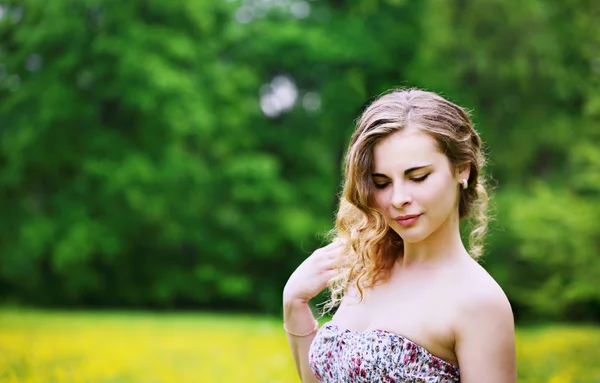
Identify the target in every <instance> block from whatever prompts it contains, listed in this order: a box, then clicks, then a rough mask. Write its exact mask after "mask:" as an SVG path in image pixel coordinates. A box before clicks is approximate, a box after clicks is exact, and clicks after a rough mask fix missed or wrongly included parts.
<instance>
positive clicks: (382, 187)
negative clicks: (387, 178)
mask: <svg viewBox="0 0 600 383" xmlns="http://www.w3.org/2000/svg"><path fill="white" fill-rule="evenodd" d="M389 184H390V183H389V182H383V183H377V182H375V188H376V189H385V188H386V186H388V185H389Z"/></svg>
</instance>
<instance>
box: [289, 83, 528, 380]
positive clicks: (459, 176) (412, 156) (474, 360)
mask: <svg viewBox="0 0 600 383" xmlns="http://www.w3.org/2000/svg"><path fill="white" fill-rule="evenodd" d="M481 145H482V144H481V140H480V138H479V135H478V134H477V132H476V131H475V129H474V128H473V123H472V122H471V120H470V118H469V116H468V114H467V112H466V111H465V110H464V109H462V108H461V107H459V106H457V105H455V104H453V103H451V102H449V101H447V100H445V99H443V98H442V97H440V96H439V95H437V94H434V93H431V92H425V91H420V90H415V89H411V90H398V91H394V92H391V93H389V94H386V95H383V96H382V97H380V98H379V99H377V100H376V101H375V102H373V103H372V104H371V105H370V106H369V107H368V108H367V109H366V111H365V112H364V113H363V115H362V117H361V118H360V121H359V123H358V126H357V129H356V131H355V132H354V134H353V137H352V140H351V143H350V147H349V149H348V153H347V157H346V169H345V182H344V189H343V195H342V197H341V200H340V208H339V211H338V215H337V220H336V229H335V235H336V238H335V240H334V241H333V242H332V243H331V244H330V245H328V246H326V247H324V248H321V249H318V250H316V251H315V252H314V253H313V254H312V255H311V256H310V257H309V258H307V259H306V260H305V261H304V262H303V263H302V264H301V265H300V266H299V267H298V268H297V269H296V271H295V272H294V273H293V274H292V275H291V276H290V278H289V280H288V282H287V284H286V286H285V289H284V294H283V297H284V328H285V330H286V332H287V335H288V342H289V344H290V347H291V349H292V353H293V356H294V359H295V362H296V366H297V369H298V373H299V375H300V377H301V379H302V381H303V382H336V383H339V382H444V383H445V382H463V383H483V382H485V383H495V382H498V383H500V382H501V383H510V382H516V361H515V359H516V358H515V343H514V321H513V314H512V310H511V307H510V304H509V302H508V299H507V298H506V296H505V294H504V293H503V291H502V289H501V288H500V287H499V286H498V284H497V283H496V282H495V281H494V280H493V279H492V277H491V276H490V275H489V274H488V273H487V272H486V271H485V270H484V269H483V268H482V267H481V266H480V265H479V264H478V263H477V262H476V261H475V259H476V258H477V257H478V256H479V255H480V253H481V249H482V248H481V243H482V240H483V234H484V233H485V229H486V223H487V216H486V211H485V207H486V202H487V193H486V189H485V186H484V183H483V178H482V176H481V170H482V166H483V163H484V157H483V154H482V148H481ZM466 218H471V219H472V222H473V223H474V229H473V230H472V232H471V235H470V243H469V245H470V251H469V252H468V251H467V250H466V249H465V246H464V245H463V243H462V241H461V237H460V233H459V221H460V220H461V219H466ZM327 285H329V287H330V289H331V292H332V297H331V300H330V301H329V304H328V307H329V308H333V307H334V306H339V307H338V310H337V311H336V313H335V315H334V316H333V318H332V320H331V321H330V322H329V323H327V324H325V325H324V326H323V327H322V328H321V329H319V328H318V323H317V321H316V320H315V318H314V317H313V315H312V313H311V310H310V308H309V306H308V301H309V300H310V299H311V298H313V297H314V296H316V295H317V294H318V293H319V292H320V291H321V290H322V289H324V288H325V287H326V286H327Z"/></svg>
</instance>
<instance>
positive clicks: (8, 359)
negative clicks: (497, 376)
mask: <svg viewBox="0 0 600 383" xmlns="http://www.w3.org/2000/svg"><path fill="white" fill-rule="evenodd" d="M599 344H600V327H599V326H596V327H594V326H566V325H546V326H541V325H538V326H530V327H519V328H518V329H517V354H518V355H517V357H518V368H519V382H522V383H542V382H543V383H558V382H560V383H595V382H600V363H599V361H600V347H599V346H598V345H599ZM298 381H299V380H298V378H297V377H296V372H295V368H294V364H293V361H292V358H291V354H290V353H289V352H288V346H287V343H286V338H285V334H284V333H283V330H282V328H281V321H280V319H278V318H269V317H256V316H234V315H215V314H203V313H199V314H197V313H148V312H144V313H138V312H114V311H111V312H67V311H64V312H62V311H39V310H22V309H2V310H0V382H1V383H76V382H77V383H133V382H136V383H175V382H177V383H185V382H190V383H191V382H194V383H196V382H249V383H254V382H256V383H275V382H298Z"/></svg>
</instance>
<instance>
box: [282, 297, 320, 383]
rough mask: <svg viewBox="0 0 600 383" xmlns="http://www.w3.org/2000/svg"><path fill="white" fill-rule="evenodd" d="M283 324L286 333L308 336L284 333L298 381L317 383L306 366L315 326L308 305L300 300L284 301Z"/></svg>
mask: <svg viewBox="0 0 600 383" xmlns="http://www.w3.org/2000/svg"><path fill="white" fill-rule="evenodd" d="M283 322H284V324H285V328H286V330H287V331H290V332H293V333H296V334H301V335H304V334H309V335H307V336H296V335H292V334H290V333H289V332H287V331H286V334H287V340H288V343H289V345H290V348H291V349H292V356H293V357H294V362H295V363H296V370H297V371H298V375H299V376H300V380H301V381H302V382H303V383H309V382H311V383H312V382H314V383H318V380H317V379H316V378H315V376H314V375H313V372H312V370H311V368H310V366H309V364H308V350H309V348H310V344H311V342H312V340H313V338H314V337H315V333H316V326H317V324H316V323H317V322H316V321H315V318H314V317H313V315H312V312H311V311H310V308H309V307H308V303H307V302H303V301H301V300H295V301H294V300H288V301H284V302H283Z"/></svg>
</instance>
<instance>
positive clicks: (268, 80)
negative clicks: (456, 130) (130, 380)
mask: <svg viewBox="0 0 600 383" xmlns="http://www.w3.org/2000/svg"><path fill="white" fill-rule="evenodd" d="M599 12H600V7H598V5H596V3H595V2H593V1H590V0H570V1H562V2H559V1H541V0H532V1H526V2H521V3H518V4H517V3H510V4H508V3H506V2H502V1H497V0H469V1H465V0H451V1H439V0H423V1H419V2H409V1H404V0H381V1H375V0H361V1H353V2H344V1H310V2H306V1H291V0H290V1H287V0H278V1H271V2H266V1H258V0H244V1H241V0H237V1H228V2H223V1H219V0H177V1H173V2H158V1H141V0H131V1H128V2H117V1H111V0H85V1H78V2H75V1H70V0H56V1H53V2H50V3H44V4H42V3H40V2H36V1H32V0H23V1H12V2H8V3H7V4H6V5H2V6H0V166H1V169H2V171H1V172H0V209H1V211H2V218H3V219H2V220H1V221H0V254H1V256H0V291H2V292H3V295H5V296H7V297H8V299H9V300H13V301H17V302H25V303H33V304H50V305H99V306H108V305H110V306H128V307H132V306H133V307H182V306H194V307H197V306H200V307H210V308H231V307H237V308H240V309H252V310H266V311H271V312H276V311H277V310H278V309H279V307H280V292H281V288H282V286H283V284H284V282H285V280H286V278H287V276H288V275H289V274H290V273H291V271H292V270H293V269H294V267H295V266H296V265H297V264H298V263H299V262H300V261H301V260H302V259H303V258H304V257H306V256H307V254H309V253H310V252H311V251H312V249H314V248H315V247H316V246H318V244H319V242H320V240H319V237H318V236H316V235H315V234H316V233H322V232H325V231H326V230H328V229H329V228H331V225H332V221H333V212H334V210H335V208H336V194H337V192H338V185H339V182H340V174H341V159H342V157H343V153H344V150H345V147H346V145H347V142H348V139H349V134H350V132H351V130H352V128H353V122H354V119H355V118H356V117H357V116H358V114H359V113H360V111H361V110H362V108H363V107H364V106H365V105H366V103H368V101H369V100H370V99H371V98H372V97H374V96H376V95H378V94H379V93H381V92H383V91H385V90H387V89H390V88H393V87H397V86H418V87H423V88H426V89H430V90H433V91H436V92H440V93H442V94H444V95H446V96H447V97H449V98H450V99H452V100H454V101H456V102H458V103H459V104H461V105H464V106H466V107H467V108H469V109H470V110H472V112H473V115H474V118H475V120H476V122H477V127H478V129H479V130H480V132H481V133H482V136H483V138H484V140H485V141H486V142H487V144H488V151H489V157H490V167H489V169H488V173H489V175H490V176H491V177H492V178H493V179H494V180H495V183H496V184H497V187H496V190H495V192H496V198H495V207H496V208H495V211H496V219H495V223H494V225H493V227H492V231H491V235H490V237H489V241H488V242H489V243H488V255H487V256H486V258H485V259H486V261H485V266H486V267H487V268H488V269H489V270H490V272H491V273H492V274H493V275H494V276H495V277H496V278H497V279H498V281H499V282H500V284H501V285H502V286H503V287H505V289H506V291H507V292H508V294H509V298H511V300H512V302H513V304H514V306H515V310H516V312H517V314H518V316H519V318H536V317H538V318H539V317H545V318H567V319H589V318H598V317H600V290H598V289H597V288H596V284H597V281H598V280H599V279H600V265H599V264H598V263H597V262H594V261H595V258H596V255H597V254H598V251H599V250H600V248H599V247H600V242H599V241H598V238H599V235H600V231H599V230H600V229H599V228H598V225H597V222H599V220H600V208H598V207H597V203H595V201H597V200H598V197H599V195H600V178H599V177H598V174H600V149H599V148H598V147H597V145H595V143H597V142H600V140H599V137H598V136H599V135H600V132H599V129H598V122H599V120H600V91H599V89H600V61H599V60H600V56H598V52H599V51H600V49H599V48H600V35H598V34H597V33H595V30H596V28H595V26H596V25H597V20H598V19H599V16H600V14H599Z"/></svg>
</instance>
